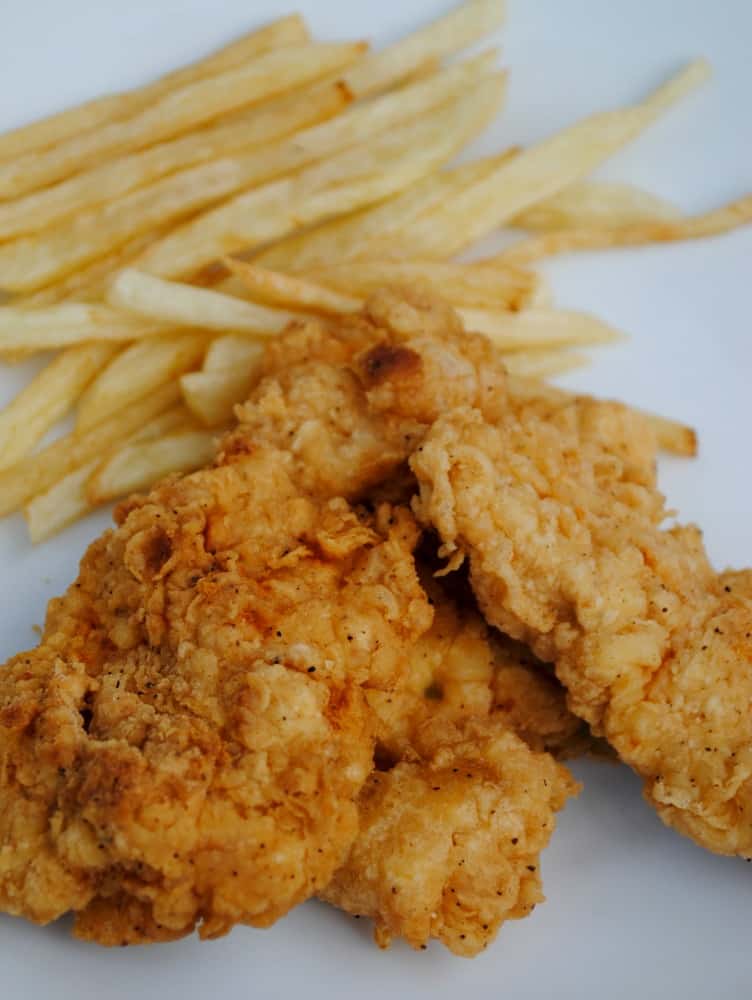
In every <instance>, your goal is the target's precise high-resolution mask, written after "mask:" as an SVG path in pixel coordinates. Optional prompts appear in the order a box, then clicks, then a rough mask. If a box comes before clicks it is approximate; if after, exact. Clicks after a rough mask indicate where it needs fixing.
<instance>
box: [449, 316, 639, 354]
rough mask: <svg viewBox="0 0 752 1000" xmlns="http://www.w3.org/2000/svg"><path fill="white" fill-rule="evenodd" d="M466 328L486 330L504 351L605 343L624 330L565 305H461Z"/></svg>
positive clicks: (478, 330)
mask: <svg viewBox="0 0 752 1000" xmlns="http://www.w3.org/2000/svg"><path fill="white" fill-rule="evenodd" d="M458 313H459V315H460V317H461V318H462V321H463V323H464V325H465V329H466V330H472V331H474V332H475V333H483V334H485V335H486V337H488V339H489V340H491V341H492V342H493V343H494V344H496V346H497V347H499V348H500V349H501V350H502V351H505V352H506V351H529V350H530V349H531V348H532V349H535V350H537V349H538V348H541V347H560V346H563V345H565V344H566V345H571V344H605V343H610V342H612V341H615V340H620V339H621V338H622V336H623V334H621V333H618V332H617V331H616V330H614V329H612V328H611V327H610V326H608V325H607V324H606V323H604V322H603V321H602V320H600V319H597V318H596V317H595V316H589V315H588V314H587V313H579V312H571V311H567V310H563V309H541V308H534V309H526V310H525V311H524V312H517V313H513V312H504V311H499V310H497V311H495V312H492V311H490V310H487V309H459V310H458Z"/></svg>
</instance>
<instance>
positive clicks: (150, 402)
mask: <svg viewBox="0 0 752 1000" xmlns="http://www.w3.org/2000/svg"><path fill="white" fill-rule="evenodd" d="M179 401H180V388H179V386H178V385H177V383H175V382H172V383H168V384H167V385H164V386H162V387H161V388H160V389H157V390H156V391H155V392H152V393H150V394H149V395H147V396H144V397H143V398H142V399H139V400H137V401H136V402H135V403H134V404H133V405H131V406H128V407H126V408H125V410H123V411H122V412H119V413H114V414H113V415H112V416H111V417H108V418H107V419H106V420H104V421H102V423H101V424H98V425H97V426H96V427H93V428H92V429H91V430H90V431H87V432H86V433H85V434H80V433H78V432H74V433H72V434H68V435H66V437H64V438H60V439H59V440H58V441H54V442H53V443H52V444H50V445H48V446H47V447H46V448H44V449H43V450H42V451H40V452H37V453H36V454H35V455H29V456H28V457H27V458H23V459H21V461H20V462H17V463H16V464H15V465H13V466H11V468H10V469H5V470H3V471H2V472H0V517H5V516H6V515H7V514H12V513H13V511H14V510H18V508H19V507H23V506H24V505H25V504H26V503H28V501H29V500H30V499H31V498H32V497H33V496H36V495H37V494H38V493H44V492H45V490H48V489H49V488H50V487H51V486H52V485H53V484H54V483H56V482H58V480H60V479H62V478H63V477H64V476H66V475H68V473H69V472H72V471H73V470H74V469H78V468H80V467H81V466H82V465H85V464H86V462H89V461H91V460H92V459H94V458H97V457H98V456H101V454H102V452H103V451H106V450H107V449H109V448H111V447H113V446H114V445H115V444H117V442H118V441H123V440H124V439H125V438H128V437H130V435H131V434H133V432H134V431H136V430H137V429H138V428H140V427H142V426H143V425H144V424H146V423H147V422H148V421H149V420H152V419H153V418H154V417H156V416H157V415H158V414H160V413H163V412H164V411H165V410H168V409H169V408H170V407H172V406H174V405H175V404H176V403H177V402H179Z"/></svg>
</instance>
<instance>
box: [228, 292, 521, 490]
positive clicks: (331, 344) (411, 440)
mask: <svg viewBox="0 0 752 1000" xmlns="http://www.w3.org/2000/svg"><path fill="white" fill-rule="evenodd" d="M428 370H430V371H432V372H434V373H435V376H436V377H435V378H433V379H426V378H424V372H425V371H428ZM263 371H264V377H262V379H261V381H260V383H259V385H258V386H257V388H256V389H255V391H254V392H252V394H251V396H250V398H249V400H248V402H247V403H245V404H242V405H241V406H239V407H238V408H237V416H238V420H239V426H238V430H237V437H238V439H239V441H240V446H241V447H242V446H243V442H245V441H247V440H258V439H261V440H264V441H268V442H269V443H271V444H274V445H276V446H277V447H279V448H282V449H284V450H289V451H290V453H291V454H292V456H293V458H294V462H295V476H296V478H297V481H298V482H300V483H301V485H302V486H303V488H304V489H306V490H308V491H310V492H311V493H313V494H315V495H319V496H345V497H347V498H348V499H359V498H361V497H365V496H367V495H368V494H369V492H371V491H373V490H374V489H377V490H378V489H379V488H380V487H381V486H382V484H383V483H384V482H385V481H386V480H388V479H389V478H390V477H393V475H394V473H395V471H396V470H397V469H398V468H399V467H400V465H402V464H404V463H405V462H406V460H407V458H408V457H409V456H410V454H411V453H412V452H413V450H414V449H415V447H416V445H417V444H418V443H419V442H420V440H422V437H423V435H424V434H425V432H426V430H427V428H428V426H429V425H430V423H431V421H433V420H434V419H435V418H436V417H437V416H439V415H440V414H441V413H442V412H445V410H446V409H447V408H448V407H450V406H455V405H460V404H467V405H471V406H476V405H481V404H482V403H484V404H487V407H488V408H489V411H493V410H494V409H495V408H496V407H498V406H499V405H500V404H501V403H502V402H503V398H504V369H503V366H502V364H501V361H500V358H499V355H498V352H497V351H495V349H494V348H493V347H492V345H491V344H490V343H489V342H488V341H487V340H486V339H485V338H484V337H479V336H476V335H474V334H472V335H471V334H465V333H463V332H462V328H461V325H460V324H459V320H458V319H457V317H456V315H455V314H454V312H453V311H452V310H451V309H450V308H449V307H448V306H446V305H445V304H444V303H442V302H441V301H440V300H437V299H436V297H435V296H434V295H432V294H430V293H429V292H427V291H426V290H424V289H421V288H414V289H411V290H409V291H407V292H405V293H404V294H403V293H402V292H390V291H385V292H382V293H379V294H377V295H375V296H373V298H372V299H371V300H370V301H369V303H368V304H367V306H366V308H365V310H364V312H363V313H362V314H361V315H358V316H353V317H343V318H341V319H337V320H324V319H311V320H307V321H305V322H302V323H298V324H293V326H292V327H291V329H290V330H288V332H286V333H285V334H284V335H283V336H282V337H280V338H278V339H277V340H275V341H274V342H272V343H271V344H270V345H269V347H268V348H267V352H266V360H265V366H264V370H263ZM395 376H399V380H400V386H401V387H402V389H403V390H404V391H403V392H402V394H401V397H400V398H401V405H399V406H398V405H395V403H396V401H395V400H394V399H392V398H391V396H390V392H389V390H390V385H391V381H390V379H391V378H394V377H395ZM444 385H446V386H450V387H451V388H446V389H445V390H442V391H441V392H439V393H436V392H435V391H434V388H433V387H434V386H444ZM232 440H233V438H232V436H231V437H230V441H229V443H228V448H232V446H233V445H232Z"/></svg>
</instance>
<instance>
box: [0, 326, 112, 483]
mask: <svg viewBox="0 0 752 1000" xmlns="http://www.w3.org/2000/svg"><path fill="white" fill-rule="evenodd" d="M116 350H117V347H116V345H114V344H106V343H105V344H83V345H81V346H80V347H69V348H68V349H67V350H65V351H63V352H62V353H61V354H59V355H58V356H57V357H56V358H55V359H54V360H53V361H51V362H50V363H49V364H48V365H47V366H46V368H43V369H42V371H41V372H40V373H39V374H38V375H37V376H36V378H33V379H32V380H31V382H29V384H28V385H27V386H26V387H25V388H24V389H22V391H21V392H20V393H19V394H18V396H16V398H15V399H14V400H13V402H12V403H10V404H9V405H8V406H6V407H5V409H4V410H2V412H0V469H6V468H8V467H9V466H11V465H13V464H15V463H16V462H18V461H19V459H21V458H23V457H24V456H25V455H28V454H29V452H30V451H32V450H33V448H34V446H35V445H36V444H37V443H38V442H39V441H41V440H42V438H43V437H44V435H45V434H46V433H47V431H48V430H49V429H50V428H51V427H52V426H53V425H54V424H55V423H57V421H58V420H59V419H60V418H61V417H62V416H64V415H65V414H66V413H67V411H68V410H69V409H70V408H71V406H73V404H74V403H75V402H76V400H77V399H78V397H79V395H80V394H81V392H82V391H83V390H84V389H85V388H86V386H87V385H88V384H89V382H90V381H91V380H92V378H93V377H94V376H95V375H96V374H97V372H99V371H101V369H102V368H103V367H104V366H105V365H106V364H107V363H108V361H110V359H111V358H112V356H113V355H114V354H115V352H116Z"/></svg>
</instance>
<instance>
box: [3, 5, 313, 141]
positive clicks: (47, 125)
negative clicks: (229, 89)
mask: <svg viewBox="0 0 752 1000" xmlns="http://www.w3.org/2000/svg"><path fill="white" fill-rule="evenodd" d="M308 40H309V35H308V31H307V29H306V26H305V23H304V22H303V20H302V18H301V17H300V16H299V15H297V14H292V15H291V16H289V17H283V18H281V19H280V20H278V21H274V22H273V23H271V24H268V25H265V26H264V27H263V28H260V29H259V30H257V31H253V32H251V33H250V34H248V35H244V36H243V37H242V38H239V39H237V40H235V41H233V42H231V43H230V44H229V45H227V46H225V47H224V48H221V49H219V50H218V51H217V52H212V53H211V54H210V55H209V56H207V57H205V58H203V59H200V60H199V61H198V62H195V63H191V64H190V65H188V66H184V67H181V68H180V69H178V70H175V71H174V72H172V73H168V74H167V75H166V76H163V77H161V78H160V79H159V80H156V81H155V82H154V83H150V84H147V85H146V86H145V87H139V88H138V89H137V90H131V91H128V92H126V93H122V94H108V95H107V96H106V97H99V98H96V99H95V100H93V101H88V102H87V103H86V104H80V105H78V107H74V108H68V109H66V110H65V111H60V112H58V113H57V114H54V115H51V116H49V117H48V118H42V119H41V120H40V121H36V122H32V123H31V124H30V125H24V126H22V127H21V128H18V129H15V130H14V131H13V132H8V133H6V134H5V135H3V136H0V160H7V159H9V158H10V157H12V156H21V155H22V154H24V153H31V152H37V153H38V152H40V151H41V150H43V149H47V148H49V147H50V146H52V145H53V144H54V143H58V142H63V141H64V140H66V139H70V138H71V137H73V136H75V135H78V134H79V133H81V132H85V131H87V130H89V129H93V128H96V127H97V126H99V125H104V124H105V123H107V122H111V121H113V120H114V119H117V118H122V117H124V116H125V115H129V114H133V113H134V112H135V111H138V110H140V109H141V108H144V107H146V106H147V105H149V104H151V103H152V102H153V101H154V100H156V99H157V98H158V97H163V96H164V95H165V94H167V93H168V92H169V91H170V90H175V89H177V88H179V87H185V86H187V85H188V84H189V83H195V82H196V81H197V80H201V79H204V78H205V77H207V76H213V75H216V74H217V73H221V72H224V71H225V70H228V69H231V68H232V67H233V66H238V65H240V64H241V63H244V62H245V61H246V60H247V59H252V58H254V57H255V56H259V55H261V54H262V53H264V52H267V51H269V50H270V49H274V48H281V47H282V46H283V45H292V44H295V43H303V42H306V41H308Z"/></svg>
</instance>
